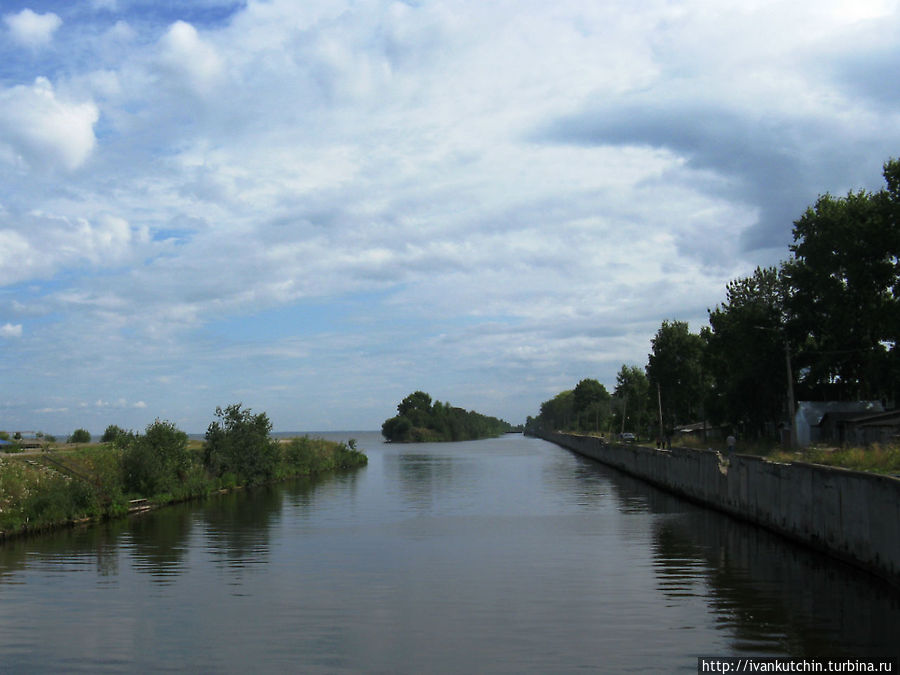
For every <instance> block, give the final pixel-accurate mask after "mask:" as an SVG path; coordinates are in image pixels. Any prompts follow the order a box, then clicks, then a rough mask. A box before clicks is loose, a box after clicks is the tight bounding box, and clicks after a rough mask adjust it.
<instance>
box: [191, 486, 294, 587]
mask: <svg viewBox="0 0 900 675" xmlns="http://www.w3.org/2000/svg"><path fill="white" fill-rule="evenodd" d="M283 492H284V488H283V486H282V485H271V486H263V487H258V488H254V489H252V490H246V491H245V490H238V491H235V492H231V493H229V494H225V495H222V496H220V497H218V498H216V499H210V500H208V501H206V502H204V504H203V508H202V509H201V519H202V522H203V535H204V538H205V542H206V550H207V552H208V553H209V554H210V555H211V556H212V558H213V560H214V562H215V565H216V567H217V568H219V569H225V570H229V571H230V572H231V573H232V575H233V576H232V578H233V579H234V580H240V579H241V577H242V575H243V573H244V572H246V571H249V569H250V568H252V567H254V566H259V565H264V564H265V563H266V562H268V559H269V537H270V531H271V528H272V527H273V526H274V525H276V524H277V523H278V521H279V520H280V514H281V506H282V501H283Z"/></svg>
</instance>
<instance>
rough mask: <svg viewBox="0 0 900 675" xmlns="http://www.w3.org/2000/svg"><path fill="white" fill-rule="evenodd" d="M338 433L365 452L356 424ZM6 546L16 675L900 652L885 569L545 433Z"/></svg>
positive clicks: (368, 440)
mask: <svg viewBox="0 0 900 675" xmlns="http://www.w3.org/2000/svg"><path fill="white" fill-rule="evenodd" d="M325 436H330V437H333V438H344V439H345V438H347V437H348V435H347V434H343V435H341V434H337V435H329V434H325ZM352 436H354V437H356V438H357V439H358V440H359V445H360V447H361V448H362V449H364V450H365V451H366V453H367V454H368V455H369V460H370V463H369V466H368V467H367V468H365V469H362V470H360V471H357V472H355V473H353V474H349V475H344V476H340V477H335V478H330V479H327V480H325V481H323V482H320V483H318V484H310V483H308V482H296V483H290V484H285V485H279V486H276V487H273V488H266V489H259V490H254V491H251V492H247V493H237V494H232V495H226V496H222V497H217V498H213V499H210V500H208V501H205V502H202V503H196V504H190V505H182V506H176V507H171V508H168V509H164V510H162V511H158V512H155V513H153V514H150V515H148V516H144V517H141V518H135V519H130V520H122V521H118V522H113V523H108V524H105V525H98V526H93V527H90V528H84V529H78V530H70V531H65V532H61V533H58V534H53V535H48V536H44V537H38V538H31V539H27V540H22V541H16V542H9V543H6V544H2V545H0V672H29V671H41V672H46V671H56V672H77V671H82V672H103V671H112V672H117V671H155V672H158V671H165V670H172V671H193V672H247V671H257V672H277V671H283V670H288V669H290V670H294V671H303V672H323V673H340V672H361V671H365V672H383V673H395V672H399V673H420V672H447V673H457V672H508V673H519V672H538V673H560V672H572V671H577V670H582V671H587V672H685V673H688V672H696V657H697V656H698V655H718V656H725V655H766V656H778V655H785V656H798V657H802V656H805V657H819V658H825V657H835V658H863V657H877V656H896V655H897V653H898V647H897V644H898V642H900V641H898V637H900V597H898V593H896V592H895V591H893V590H891V589H890V588H888V587H887V586H886V585H884V584H882V583H881V582H879V581H877V580H876V579H874V578H870V577H869V576H867V575H865V574H862V573H858V572H856V571H855V570H853V569H851V568H848V567H846V566H844V565H842V564H839V563H836V562H834V561H831V560H830V559H828V558H825V557H823V556H820V555H818V554H815V553H811V552H809V551H807V550H805V549H802V548H800V547H797V546H795V545H793V544H790V543H788V542H786V541H784V540H781V539H780V538H777V537H775V536H772V535H770V534H768V533H766V532H763V531H761V530H759V529H757V528H753V527H750V526H747V525H744V524H741V523H738V522H736V521H734V520H731V519H729V518H727V517H725V516H722V515H719V514H716V513H713V512H710V511H707V510H704V509H700V508H698V507H695V506H693V505H690V504H687V503H685V502H683V501H680V500H678V499H676V498H674V497H671V496H668V495H666V494H664V493H662V492H660V491H658V490H656V489H654V488H652V487H650V486H647V485H645V484H642V483H640V482H638V481H635V480H632V479H630V478H627V477H625V476H623V475H621V474H619V473H617V472H615V471H613V470H611V469H607V468H605V467H603V466H602V465H599V464H596V463H593V462H591V461H589V460H586V459H583V458H580V457H578V456H576V455H573V454H571V453H569V452H568V451H566V450H563V449H561V448H559V447H557V446H555V445H552V444H549V443H546V442H544V441H540V440H537V439H529V438H523V437H522V436H520V435H509V436H506V437H504V438H500V439H494V440H490V441H478V442H470V443H455V444H426V445H385V444H382V443H381V437H380V435H378V434H373V433H357V434H352Z"/></svg>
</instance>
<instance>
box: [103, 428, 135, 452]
mask: <svg viewBox="0 0 900 675" xmlns="http://www.w3.org/2000/svg"><path fill="white" fill-rule="evenodd" d="M133 437H134V432H131V431H125V430H124V429H122V428H121V427H118V426H116V425H115V424H110V425H109V426H108V427H106V431H104V432H103V436H101V438H100V442H101V443H112V444H114V445H117V446H119V447H125V446H126V445H127V444H128V441H129V440H130V439H131V438H133Z"/></svg>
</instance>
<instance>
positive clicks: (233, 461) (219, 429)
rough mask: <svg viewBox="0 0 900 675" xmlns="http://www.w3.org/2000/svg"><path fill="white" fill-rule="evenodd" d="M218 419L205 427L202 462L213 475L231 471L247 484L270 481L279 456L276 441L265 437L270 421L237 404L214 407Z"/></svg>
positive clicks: (266, 417)
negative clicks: (223, 407)
mask: <svg viewBox="0 0 900 675" xmlns="http://www.w3.org/2000/svg"><path fill="white" fill-rule="evenodd" d="M216 417H218V418H219V421H216V422H212V423H211V424H210V425H209V428H208V429H207V430H206V446H205V447H204V453H203V463H204V466H206V468H207V470H208V471H209V472H210V473H212V474H213V475H215V476H222V475H224V474H225V473H228V472H231V473H234V474H236V475H237V477H238V480H239V481H240V482H242V483H245V484H247V485H255V484H258V483H264V482H266V481H269V480H272V479H273V478H274V477H275V476H276V473H277V472H278V465H279V462H280V459H281V453H280V448H279V445H278V442H277V441H276V440H274V439H272V438H270V437H269V433H270V432H271V431H272V423H271V422H270V421H269V418H268V416H266V414H265V413H259V414H258V415H253V414H251V412H250V409H249V408H244V409H241V404H240V403H235V404H233V405H230V406H228V407H227V408H225V409H224V410H222V408H216Z"/></svg>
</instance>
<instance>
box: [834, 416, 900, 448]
mask: <svg viewBox="0 0 900 675" xmlns="http://www.w3.org/2000/svg"><path fill="white" fill-rule="evenodd" d="M838 424H839V426H840V431H839V433H840V437H841V442H842V444H846V445H871V444H872V443H897V442H898V441H900V410H896V409H895V410H886V411H884V412H880V413H874V414H871V415H855V416H853V417H849V418H845V419H842V420H840V421H839V422H838Z"/></svg>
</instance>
